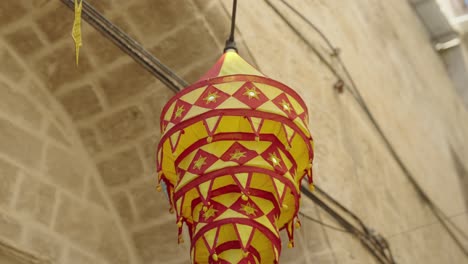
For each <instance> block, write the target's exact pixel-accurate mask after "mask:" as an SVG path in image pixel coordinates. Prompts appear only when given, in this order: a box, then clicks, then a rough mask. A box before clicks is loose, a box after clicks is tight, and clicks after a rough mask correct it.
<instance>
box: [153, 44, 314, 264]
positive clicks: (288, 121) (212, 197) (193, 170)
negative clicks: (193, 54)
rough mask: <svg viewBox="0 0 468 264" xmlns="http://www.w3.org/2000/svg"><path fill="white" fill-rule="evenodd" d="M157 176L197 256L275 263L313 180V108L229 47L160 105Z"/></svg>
mask: <svg viewBox="0 0 468 264" xmlns="http://www.w3.org/2000/svg"><path fill="white" fill-rule="evenodd" d="M161 132H162V137H161V141H160V143H159V146H158V150H157V166H158V172H159V180H160V181H162V183H161V184H162V186H163V187H164V188H165V190H166V191H167V194H168V197H169V201H170V206H171V211H175V213H176V217H177V225H178V227H179V239H180V240H181V239H182V230H183V225H184V224H186V225H187V229H188V233H189V236H190V239H191V241H190V242H191V257H192V262H193V263H267V264H271V263H278V259H279V255H280V252H281V240H280V235H279V231H280V230H282V229H285V230H286V232H287V234H288V236H289V240H290V241H289V245H290V246H291V247H292V246H293V245H294V239H293V231H294V226H295V225H297V224H299V223H298V220H297V214H298V210H299V199H300V190H299V187H300V184H301V181H302V179H303V178H304V177H305V176H307V178H308V180H309V183H310V185H311V186H312V159H313V141H312V137H311V135H310V133H309V129H308V114H307V107H306V105H305V103H304V102H303V100H302V99H301V98H300V97H299V95H298V94H297V93H296V92H295V91H294V90H292V89H291V88H289V87H287V86H286V85H284V84H282V83H279V82H277V81H274V80H272V79H269V78H267V77H265V76H264V75H263V74H262V73H260V72H259V71H257V70H256V69H255V68H253V67H252V66H250V65H249V64H248V63H247V62H245V61H244V60H243V59H242V58H241V57H240V56H239V55H238V54H237V53H236V52H235V51H234V50H228V51H227V52H225V53H224V54H223V56H222V57H221V58H220V59H219V60H218V62H217V63H216V64H215V65H214V66H213V67H212V68H211V69H210V70H209V71H208V72H207V73H206V74H205V75H204V76H203V77H202V78H201V79H200V80H199V81H198V82H196V83H195V84H193V85H191V86H189V87H187V88H186V89H184V90H183V91H181V92H179V93H178V94H176V95H175V96H174V97H173V98H171V99H170V101H169V102H168V103H167V104H166V106H165V107H164V109H163V111H162V114H161Z"/></svg>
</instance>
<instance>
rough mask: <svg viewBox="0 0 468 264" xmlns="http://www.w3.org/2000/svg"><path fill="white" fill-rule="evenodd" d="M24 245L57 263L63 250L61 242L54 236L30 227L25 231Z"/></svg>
mask: <svg viewBox="0 0 468 264" xmlns="http://www.w3.org/2000/svg"><path fill="white" fill-rule="evenodd" d="M25 244H26V247H27V248H28V249H29V250H31V251H32V252H34V253H35V254H37V255H38V256H40V257H41V258H43V259H48V260H50V261H51V262H52V263H59V262H60V258H61V256H62V252H63V243H60V242H59V241H58V240H57V239H56V238H55V237H53V236H51V235H49V234H47V233H45V232H43V231H39V230H35V229H31V230H28V232H27V233H26V243H25Z"/></svg>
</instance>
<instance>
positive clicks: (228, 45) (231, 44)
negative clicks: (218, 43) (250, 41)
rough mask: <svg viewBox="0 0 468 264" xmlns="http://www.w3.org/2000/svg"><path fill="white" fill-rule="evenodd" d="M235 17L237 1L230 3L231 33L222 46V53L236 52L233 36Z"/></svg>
mask: <svg viewBox="0 0 468 264" xmlns="http://www.w3.org/2000/svg"><path fill="white" fill-rule="evenodd" d="M236 15H237V0H233V1H232V15H231V32H230V34H229V38H228V39H227V40H226V45H225V46H224V52H226V51H227V50H230V49H233V50H235V51H236V52H237V45H236V41H235V39H234V34H235V31H236Z"/></svg>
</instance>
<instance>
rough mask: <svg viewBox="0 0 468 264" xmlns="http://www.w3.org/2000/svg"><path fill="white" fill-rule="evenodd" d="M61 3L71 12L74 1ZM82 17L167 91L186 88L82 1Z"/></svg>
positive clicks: (137, 44)
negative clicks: (165, 87)
mask: <svg viewBox="0 0 468 264" xmlns="http://www.w3.org/2000/svg"><path fill="white" fill-rule="evenodd" d="M61 1H62V3H64V4H65V5H66V6H68V7H69V8H70V9H71V10H73V9H74V6H75V1H74V0H61ZM82 16H83V19H84V20H85V21H86V22H88V23H89V24H90V25H92V26H93V27H94V28H95V29H97V30H98V31H99V32H101V33H102V34H103V35H104V36H105V37H107V38H108V39H110V40H111V41H112V42H113V43H114V44H116V45H117V46H118V47H119V48H120V49H121V50H123V51H124V52H125V53H127V54H128V55H129V56H130V57H132V58H133V59H134V60H135V61H136V62H138V63H139V64H140V65H142V66H143V67H144V68H145V69H146V70H148V71H149V72H150V73H151V74H152V75H154V76H155V77H156V78H158V79H159V80H160V81H161V82H162V83H164V84H165V85H166V86H167V87H168V88H169V89H171V90H173V91H174V92H178V91H180V90H182V89H184V87H187V86H188V83H187V82H186V81H184V80H183V79H182V78H181V77H179V76H178V75H177V74H176V73H175V72H174V71H173V70H171V69H170V68H169V67H167V66H166V65H165V64H163V63H162V62H161V61H159V60H158V59H157V58H156V57H154V56H153V55H151V53H149V52H148V51H147V50H145V49H144V48H143V47H142V46H141V45H140V44H139V43H138V42H136V41H135V40H134V39H132V38H131V37H130V36H128V35H127V34H126V33H125V32H123V31H122V30H121V29H120V28H118V27H117V26H115V25H114V24H112V23H111V22H110V21H109V20H107V19H106V18H105V17H104V16H103V15H102V14H100V13H99V12H98V11H97V10H96V9H95V8H94V7H93V6H91V5H90V4H89V3H88V2H87V1H84V0H83V11H82Z"/></svg>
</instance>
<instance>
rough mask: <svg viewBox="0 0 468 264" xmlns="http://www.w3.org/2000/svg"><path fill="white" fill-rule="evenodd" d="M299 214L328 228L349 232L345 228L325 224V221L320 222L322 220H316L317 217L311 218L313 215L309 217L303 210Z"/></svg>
mask: <svg viewBox="0 0 468 264" xmlns="http://www.w3.org/2000/svg"><path fill="white" fill-rule="evenodd" d="M299 215H301V216H302V217H304V218H305V219H308V220H310V221H312V222H314V223H317V224H319V225H321V226H324V227H327V228H330V229H332V230H335V231H339V232H343V233H350V232H349V231H348V230H345V229H342V228H339V227H336V226H332V225H330V224H326V223H324V222H322V221H320V220H318V219H315V218H313V217H311V216H309V215H306V214H304V213H303V212H299Z"/></svg>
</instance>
